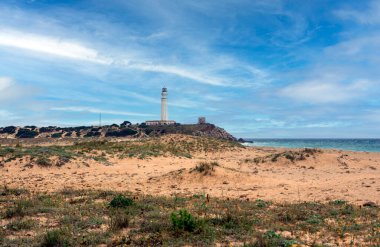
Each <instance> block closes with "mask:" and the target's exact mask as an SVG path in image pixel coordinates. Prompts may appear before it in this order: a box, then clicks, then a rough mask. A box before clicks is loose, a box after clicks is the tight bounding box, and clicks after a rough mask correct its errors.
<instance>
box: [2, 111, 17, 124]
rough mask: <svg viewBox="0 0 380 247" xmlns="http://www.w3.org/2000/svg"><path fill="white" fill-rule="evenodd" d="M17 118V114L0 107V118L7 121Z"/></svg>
mask: <svg viewBox="0 0 380 247" xmlns="http://www.w3.org/2000/svg"><path fill="white" fill-rule="evenodd" d="M19 118H20V117H19V116H17V115H15V114H14V113H12V112H9V111H7V110H1V109H0V119H2V120H5V121H9V120H16V119H19Z"/></svg>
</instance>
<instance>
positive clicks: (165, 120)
mask: <svg viewBox="0 0 380 247" xmlns="http://www.w3.org/2000/svg"><path fill="white" fill-rule="evenodd" d="M175 123H176V122H175V121H173V120H169V114H168V89H167V88H166V87H163V88H162V92H161V120H149V121H145V124H146V125H170V124H175Z"/></svg>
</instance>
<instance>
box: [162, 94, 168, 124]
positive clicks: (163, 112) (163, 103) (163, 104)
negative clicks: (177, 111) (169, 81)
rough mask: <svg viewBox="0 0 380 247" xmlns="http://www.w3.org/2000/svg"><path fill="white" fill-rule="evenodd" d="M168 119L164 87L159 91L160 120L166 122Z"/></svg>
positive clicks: (166, 96) (166, 97)
mask: <svg viewBox="0 0 380 247" xmlns="http://www.w3.org/2000/svg"><path fill="white" fill-rule="evenodd" d="M168 120H169V118H168V89H167V88H166V87H164V88H162V92H161V121H162V122H166V121H168Z"/></svg>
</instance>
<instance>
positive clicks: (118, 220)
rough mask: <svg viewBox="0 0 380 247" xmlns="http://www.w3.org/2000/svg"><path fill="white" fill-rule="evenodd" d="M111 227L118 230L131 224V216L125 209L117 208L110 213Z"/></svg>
mask: <svg viewBox="0 0 380 247" xmlns="http://www.w3.org/2000/svg"><path fill="white" fill-rule="evenodd" d="M110 218H111V221H110V229H111V230H113V231H117V230H120V229H123V228H127V227H128V226H129V216H128V214H127V212H125V211H123V210H115V211H112V212H111V214H110Z"/></svg>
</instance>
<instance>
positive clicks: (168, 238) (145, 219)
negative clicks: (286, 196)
mask: <svg viewBox="0 0 380 247" xmlns="http://www.w3.org/2000/svg"><path fill="white" fill-rule="evenodd" d="M0 195H1V196H0V217H1V219H2V220H1V221H0V222H1V225H0V245H1V246H95V245H100V244H105V245H108V246H119V245H120V246H121V245H131V246H160V245H165V246H183V245H196V246H208V245H213V244H222V245H233V246H296V245H297V244H308V245H313V246H323V245H324V244H326V243H336V244H339V245H346V244H350V243H351V244H352V245H360V246H378V245H379V244H380V220H379V213H380V209H379V208H377V207H359V206H355V205H351V204H348V203H346V202H345V201H343V200H337V201H331V202H328V203H316V202H302V203H294V204H290V203H272V202H269V201H263V200H256V201H246V200H237V199H236V200H235V199H234V200H231V199H227V198H226V199H216V198H215V199H214V198H210V197H209V196H207V195H193V196H190V197H177V196H172V197H159V196H150V195H138V194H132V193H129V192H124V193H120V192H112V191H75V190H69V189H64V190H62V191H60V192H56V193H48V194H46V193H36V194H32V193H29V192H28V191H26V190H22V189H10V188H3V189H2V191H1V193H0Z"/></svg>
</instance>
